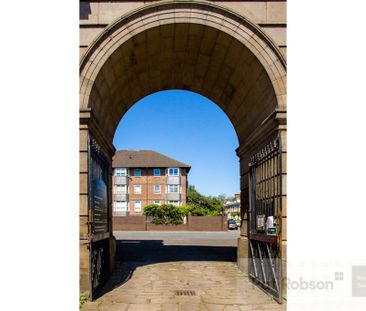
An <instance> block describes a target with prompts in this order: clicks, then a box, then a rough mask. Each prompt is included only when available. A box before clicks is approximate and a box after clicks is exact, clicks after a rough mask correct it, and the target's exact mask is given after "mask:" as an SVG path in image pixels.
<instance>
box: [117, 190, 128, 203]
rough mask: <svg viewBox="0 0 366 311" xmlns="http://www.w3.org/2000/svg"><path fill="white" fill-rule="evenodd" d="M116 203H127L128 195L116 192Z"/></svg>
mask: <svg viewBox="0 0 366 311" xmlns="http://www.w3.org/2000/svg"><path fill="white" fill-rule="evenodd" d="M113 196H114V201H127V200H128V194H127V193H123V192H116V193H114V194H113Z"/></svg>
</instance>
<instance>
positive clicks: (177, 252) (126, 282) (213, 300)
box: [82, 232, 286, 311]
mask: <svg viewBox="0 0 366 311" xmlns="http://www.w3.org/2000/svg"><path fill="white" fill-rule="evenodd" d="M115 236H116V238H117V239H118V240H117V255H118V257H117V260H118V261H117V269H116V270H115V272H114V273H113V275H112V277H111V278H110V279H109V281H108V282H107V283H106V284H105V286H104V288H103V289H102V291H101V295H100V298H98V299H97V300H95V301H93V302H87V303H86V304H85V305H84V306H83V307H82V310H83V311H88V310H110V311H115V310H120V311H136V310H138V311H140V310H141V311H145V310H146V311H149V310H156V311H158V310H161V311H162V310H165V311H170V310H176V311H178V310H180V311H184V310H187V311H196V310H204V311H208V310H215V311H216V310H220V311H222V310H225V311H230V310H237V311H240V310H285V309H286V307H285V305H282V306H281V305H278V304H277V303H276V302H275V301H273V300H272V299H271V298H270V297H269V296H267V295H266V294H264V293H263V292H262V291H261V290H260V289H258V288H257V287H255V286H254V285H253V284H251V283H250V282H249V281H248V278H247V277H246V276H245V275H244V274H243V273H242V272H240V271H239V270H238V269H237V267H236V264H235V260H236V246H235V245H236V238H237V236H238V233H237V232H227V233H226V232H214V233H206V232H205V233H200V232H196V233H192V232H184V233H183V232H162V233H159V232H153V234H151V232H143V233H142V232H135V233H133V232H126V233H123V232H116V233H115Z"/></svg>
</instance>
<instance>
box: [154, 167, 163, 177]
mask: <svg viewBox="0 0 366 311" xmlns="http://www.w3.org/2000/svg"><path fill="white" fill-rule="evenodd" d="M156 172H159V173H156ZM153 175H154V176H161V169H160V168H154V173H153Z"/></svg>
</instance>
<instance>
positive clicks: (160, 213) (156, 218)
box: [144, 204, 186, 225]
mask: <svg viewBox="0 0 366 311" xmlns="http://www.w3.org/2000/svg"><path fill="white" fill-rule="evenodd" d="M185 212H186V210H184V209H182V208H181V207H179V206H175V205H172V204H163V205H148V206H145V208H144V214H145V215H146V216H151V217H152V220H151V223H153V224H157V225H161V224H164V225H167V224H174V225H179V224H182V223H183V217H184V216H185V214H184V213H185Z"/></svg>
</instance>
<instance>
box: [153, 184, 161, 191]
mask: <svg viewBox="0 0 366 311" xmlns="http://www.w3.org/2000/svg"><path fill="white" fill-rule="evenodd" d="M156 187H159V190H158V191H157V190H156ZM154 193H161V185H159V184H155V185H154Z"/></svg>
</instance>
